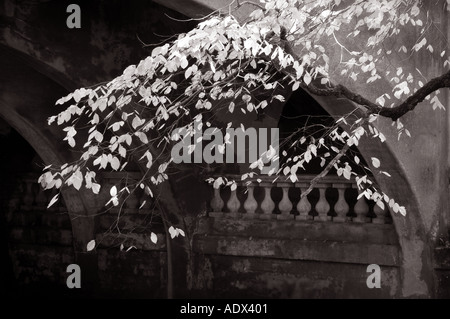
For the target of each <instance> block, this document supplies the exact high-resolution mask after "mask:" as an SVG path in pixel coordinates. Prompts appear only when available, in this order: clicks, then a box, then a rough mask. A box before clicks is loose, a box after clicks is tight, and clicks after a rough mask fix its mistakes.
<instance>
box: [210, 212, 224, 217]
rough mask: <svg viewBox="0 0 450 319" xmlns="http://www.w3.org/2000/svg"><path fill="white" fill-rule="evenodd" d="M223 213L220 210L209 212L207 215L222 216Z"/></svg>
mask: <svg viewBox="0 0 450 319" xmlns="http://www.w3.org/2000/svg"><path fill="white" fill-rule="evenodd" d="M223 215H224V213H222V212H209V213H208V216H209V217H223Z"/></svg>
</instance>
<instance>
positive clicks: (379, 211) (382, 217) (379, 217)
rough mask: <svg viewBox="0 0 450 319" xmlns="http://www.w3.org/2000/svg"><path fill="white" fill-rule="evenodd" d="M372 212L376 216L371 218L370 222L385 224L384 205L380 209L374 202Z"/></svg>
mask: <svg viewBox="0 0 450 319" xmlns="http://www.w3.org/2000/svg"><path fill="white" fill-rule="evenodd" d="M373 213H374V214H375V215H376V216H377V217H375V218H372V223H374V224H385V223H386V221H385V216H386V206H385V207H384V209H381V207H380V206H378V205H377V204H375V206H373Z"/></svg>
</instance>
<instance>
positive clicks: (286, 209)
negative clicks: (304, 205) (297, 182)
mask: <svg viewBox="0 0 450 319" xmlns="http://www.w3.org/2000/svg"><path fill="white" fill-rule="evenodd" d="M278 186H280V187H281V189H282V190H283V198H282V199H281V201H280V202H279V203H278V208H279V209H280V212H281V214H280V215H277V219H294V215H292V214H291V210H292V203H291V200H290V199H289V184H286V183H279V184H278Z"/></svg>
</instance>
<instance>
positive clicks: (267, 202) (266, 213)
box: [260, 184, 275, 219]
mask: <svg viewBox="0 0 450 319" xmlns="http://www.w3.org/2000/svg"><path fill="white" fill-rule="evenodd" d="M271 190H272V185H271V184H269V186H264V194H265V195H264V200H263V201H262V202H261V209H262V211H263V213H262V214H261V215H260V218H262V219H272V218H274V216H273V215H272V212H273V210H274V209H275V203H274V202H273V200H272V196H271V195H270V191H271Z"/></svg>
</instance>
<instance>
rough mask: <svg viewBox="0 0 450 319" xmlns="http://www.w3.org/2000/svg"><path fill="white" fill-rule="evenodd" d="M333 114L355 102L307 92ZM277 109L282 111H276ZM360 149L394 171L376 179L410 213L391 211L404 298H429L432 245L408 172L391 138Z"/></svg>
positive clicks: (364, 144) (365, 143)
mask: <svg viewBox="0 0 450 319" xmlns="http://www.w3.org/2000/svg"><path fill="white" fill-rule="evenodd" d="M307 93H308V94H309V95H310V96H312V97H313V99H314V100H315V101H316V102H317V103H319V104H320V105H321V106H322V108H323V109H324V110H325V111H326V112H327V113H328V114H330V115H332V116H335V117H340V116H342V115H344V114H347V113H349V112H351V111H353V110H354V109H355V108H356V105H355V104H353V103H352V102H350V101H349V100H347V99H339V98H336V97H332V96H326V97H324V96H316V95H313V94H311V93H309V92H307ZM271 112H272V114H271V116H272V117H273V118H278V117H279V116H280V115H281V112H282V108H278V109H277V110H276V111H275V110H273V109H272V110H271ZM277 112H278V113H279V114H277ZM358 150H359V151H360V153H361V155H362V156H363V157H364V158H365V159H366V162H367V163H370V160H368V159H370V158H371V157H377V158H379V159H380V160H381V162H382V163H383V169H384V170H386V171H388V172H389V173H390V174H391V177H390V178H389V177H387V176H385V175H383V174H375V176H374V178H375V180H376V182H377V183H378V185H379V186H380V188H381V189H382V190H383V191H384V192H386V193H387V194H389V195H390V196H391V197H392V198H395V199H396V200H397V201H399V202H400V203H402V204H404V205H405V207H406V210H407V215H406V216H402V215H400V214H398V213H392V214H391V216H392V219H393V223H394V227H395V230H396V233H397V235H398V240H399V244H400V251H401V266H400V268H401V283H402V286H401V288H400V291H399V293H400V296H401V297H429V296H432V295H433V293H434V286H433V273H434V268H433V263H432V251H431V249H430V247H431V245H430V244H429V243H428V241H429V239H428V237H427V234H426V229H425V226H424V223H423V220H422V216H421V214H420V211H419V209H418V207H419V206H418V199H417V197H416V194H415V192H414V191H413V188H412V185H411V182H410V181H409V179H408V174H407V173H406V172H405V170H404V167H403V166H402V165H401V163H400V162H399V160H398V158H397V156H396V154H395V152H394V151H393V149H392V144H391V141H390V139H388V140H386V141H385V142H384V143H381V141H380V140H378V139H370V140H369V139H368V138H364V139H362V140H361V142H360V144H359V146H358Z"/></svg>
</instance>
